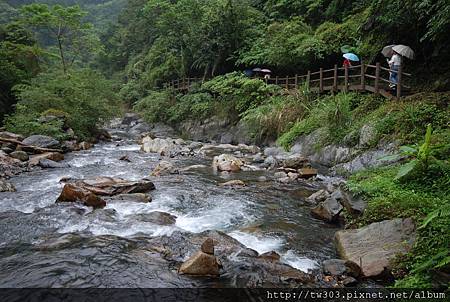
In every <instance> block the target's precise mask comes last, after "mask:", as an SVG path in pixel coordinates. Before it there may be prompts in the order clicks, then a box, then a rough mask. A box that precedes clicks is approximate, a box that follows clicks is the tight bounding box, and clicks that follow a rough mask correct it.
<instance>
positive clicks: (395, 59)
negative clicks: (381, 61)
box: [388, 51, 402, 88]
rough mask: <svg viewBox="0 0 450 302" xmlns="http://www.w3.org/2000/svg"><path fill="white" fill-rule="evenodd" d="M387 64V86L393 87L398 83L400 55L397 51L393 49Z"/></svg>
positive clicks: (400, 63)
mask: <svg viewBox="0 0 450 302" xmlns="http://www.w3.org/2000/svg"><path fill="white" fill-rule="evenodd" d="M388 64H389V69H390V71H389V82H390V84H389V87H390V88H394V87H395V86H397V83H398V70H399V68H400V65H402V56H401V55H399V54H398V53H397V52H395V51H393V54H392V57H391V59H390V60H389V61H388Z"/></svg>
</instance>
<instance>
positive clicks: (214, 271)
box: [179, 251, 219, 276]
mask: <svg viewBox="0 0 450 302" xmlns="http://www.w3.org/2000/svg"><path fill="white" fill-rule="evenodd" d="M179 272H180V273H181V274H187V275H196V276H218V275H219V264H218V263H217V259H216V257H215V256H213V255H209V254H206V253H204V252H202V251H198V252H197V253H195V254H194V255H193V256H191V257H190V258H189V259H188V260H186V262H184V263H183V264H182V265H181V267H180V270H179Z"/></svg>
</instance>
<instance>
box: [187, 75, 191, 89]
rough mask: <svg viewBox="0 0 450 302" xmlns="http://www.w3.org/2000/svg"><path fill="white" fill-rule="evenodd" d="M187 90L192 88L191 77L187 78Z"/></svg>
mask: <svg viewBox="0 0 450 302" xmlns="http://www.w3.org/2000/svg"><path fill="white" fill-rule="evenodd" d="M187 90H188V91H190V90H191V83H190V79H189V77H188V78H187Z"/></svg>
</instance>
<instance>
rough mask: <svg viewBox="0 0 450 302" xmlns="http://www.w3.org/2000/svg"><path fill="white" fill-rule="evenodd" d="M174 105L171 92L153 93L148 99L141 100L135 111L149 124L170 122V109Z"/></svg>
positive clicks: (135, 106)
mask: <svg viewBox="0 0 450 302" xmlns="http://www.w3.org/2000/svg"><path fill="white" fill-rule="evenodd" d="M173 103H174V102H173V99H172V97H171V95H170V93H169V91H151V92H150V94H149V95H148V96H147V97H145V98H143V99H141V100H139V101H138V102H137V103H136V104H135V105H134V107H133V109H134V111H136V112H139V113H140V114H141V115H142V116H143V118H144V119H145V120H146V121H147V122H149V123H154V122H160V121H167V120H168V109H169V108H170V107H171V106H172V105H173Z"/></svg>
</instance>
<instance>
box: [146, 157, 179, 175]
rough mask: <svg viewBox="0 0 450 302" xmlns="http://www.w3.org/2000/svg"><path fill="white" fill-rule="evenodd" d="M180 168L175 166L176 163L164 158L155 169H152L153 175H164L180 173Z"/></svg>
mask: <svg viewBox="0 0 450 302" xmlns="http://www.w3.org/2000/svg"><path fill="white" fill-rule="evenodd" d="M179 173H180V170H179V169H178V168H177V167H175V165H174V164H173V163H171V162H169V161H165V160H162V161H160V162H159V163H158V165H156V167H155V169H153V171H152V174H151V175H152V176H162V175H170V174H179Z"/></svg>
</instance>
